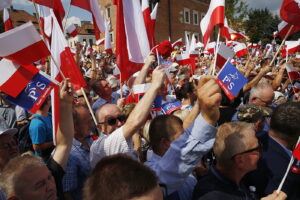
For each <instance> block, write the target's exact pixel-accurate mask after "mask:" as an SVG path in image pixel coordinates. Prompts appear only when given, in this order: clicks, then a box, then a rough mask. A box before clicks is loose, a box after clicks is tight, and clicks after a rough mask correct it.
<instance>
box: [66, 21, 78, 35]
mask: <svg viewBox="0 0 300 200" xmlns="http://www.w3.org/2000/svg"><path fill="white" fill-rule="evenodd" d="M66 33H67V34H68V35H70V36H71V37H76V36H77V35H78V31H77V29H76V26H75V25H74V24H71V25H69V26H68V27H67V28H66Z"/></svg>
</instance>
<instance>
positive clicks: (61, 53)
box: [51, 12, 86, 136]
mask: <svg viewBox="0 0 300 200" xmlns="http://www.w3.org/2000/svg"><path fill="white" fill-rule="evenodd" d="M51 15H52V19H53V29H52V40H51V54H52V56H53V59H54V60H55V62H54V61H53V59H51V78H52V79H54V80H56V81H58V82H61V81H62V79H63V77H62V76H61V74H60V73H59V69H60V71H61V72H62V73H63V74H64V76H65V77H66V78H70V81H71V83H73V85H74V86H75V90H77V89H79V88H81V87H85V86H86V82H85V80H84V78H83V76H82V74H81V72H80V70H79V67H78V66H77V64H76V61H75V60H74V57H73V56H72V53H71V50H70V48H69V47H68V45H67V41H66V39H65V36H64V33H63V32H62V30H61V28H60V26H59V23H58V21H57V19H56V17H55V16H54V13H53V12H51ZM56 65H57V66H56ZM58 92H59V87H54V90H53V91H52V93H51V95H52V98H51V101H52V113H53V114H52V121H53V124H52V126H53V133H54V136H55V134H56V133H57V128H58V122H59V117H60V114H59V97H58Z"/></svg>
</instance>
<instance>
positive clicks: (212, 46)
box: [206, 42, 217, 54]
mask: <svg viewBox="0 0 300 200" xmlns="http://www.w3.org/2000/svg"><path fill="white" fill-rule="evenodd" d="M216 45H217V43H216V42H210V43H208V45H207V46H206V50H207V51H208V52H209V53H211V54H214V53H215V48H216Z"/></svg>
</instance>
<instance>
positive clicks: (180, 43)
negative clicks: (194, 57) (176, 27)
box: [172, 38, 182, 48]
mask: <svg viewBox="0 0 300 200" xmlns="http://www.w3.org/2000/svg"><path fill="white" fill-rule="evenodd" d="M181 45H182V38H179V39H178V40H176V41H175V42H173V43H172V47H173V48H174V47H176V46H181Z"/></svg>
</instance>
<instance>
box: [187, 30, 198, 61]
mask: <svg viewBox="0 0 300 200" xmlns="http://www.w3.org/2000/svg"><path fill="white" fill-rule="evenodd" d="M189 54H190V57H191V58H197V57H198V56H199V50H198V46H197V42H196V38H195V35H194V34H193V35H192V40H191V44H190V49H189Z"/></svg>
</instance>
